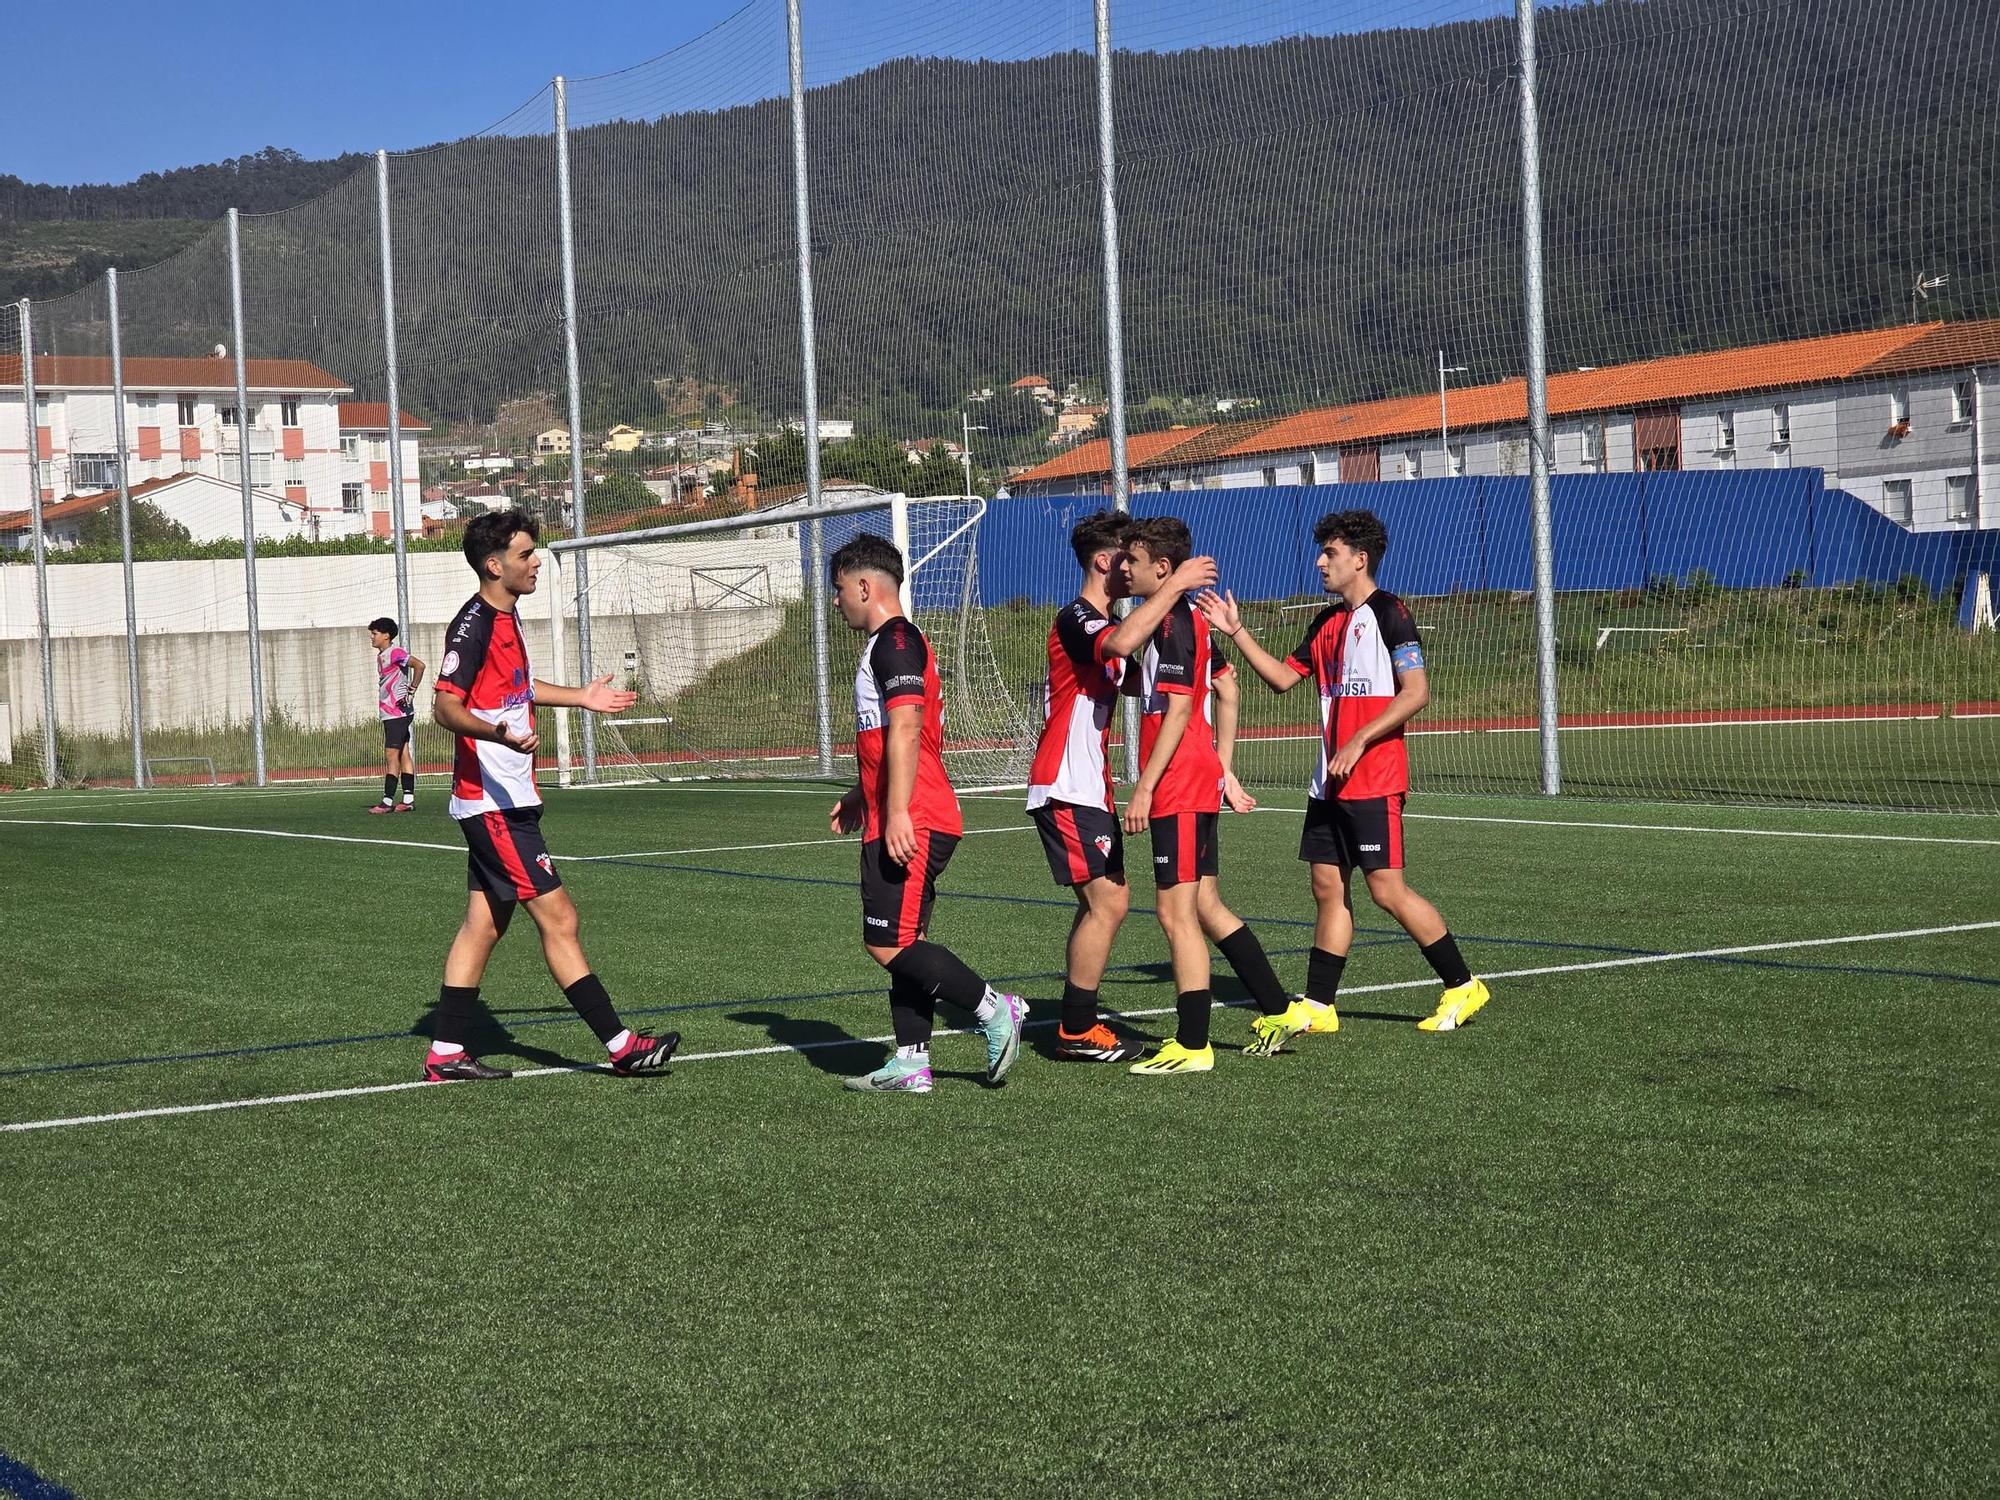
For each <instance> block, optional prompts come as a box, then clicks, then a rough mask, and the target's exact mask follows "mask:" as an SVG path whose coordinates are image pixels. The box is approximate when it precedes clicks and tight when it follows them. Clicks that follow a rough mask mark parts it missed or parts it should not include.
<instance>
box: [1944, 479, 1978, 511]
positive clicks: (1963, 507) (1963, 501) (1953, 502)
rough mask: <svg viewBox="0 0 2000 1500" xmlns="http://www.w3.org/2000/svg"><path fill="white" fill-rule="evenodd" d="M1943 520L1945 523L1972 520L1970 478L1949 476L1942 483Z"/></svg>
mask: <svg viewBox="0 0 2000 1500" xmlns="http://www.w3.org/2000/svg"><path fill="white" fill-rule="evenodd" d="M1944 518H1945V519H1946V520H1947V521H1970V520H1971V519H1972V476H1971V475H1970V474H1950V475H1947V476H1946V477H1945V481H1944Z"/></svg>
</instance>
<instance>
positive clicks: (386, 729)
mask: <svg viewBox="0 0 2000 1500" xmlns="http://www.w3.org/2000/svg"><path fill="white" fill-rule="evenodd" d="M411 719H412V716H411V715H409V714H404V715H403V716H402V717H401V718H398V719H384V720H383V721H382V748H383V749H385V750H407V749H409V748H410V723H411Z"/></svg>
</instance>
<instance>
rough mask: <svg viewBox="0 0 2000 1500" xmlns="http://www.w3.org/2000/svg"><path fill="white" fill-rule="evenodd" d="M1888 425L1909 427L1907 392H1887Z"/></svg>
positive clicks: (1908, 396) (1908, 394) (1908, 395)
mask: <svg viewBox="0 0 2000 1500" xmlns="http://www.w3.org/2000/svg"><path fill="white" fill-rule="evenodd" d="M1889 425H1890V426H1891V427H1908V426H1909V425H1910V393H1909V392H1908V391H1891V392H1889Z"/></svg>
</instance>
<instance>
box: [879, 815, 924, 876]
mask: <svg viewBox="0 0 2000 1500" xmlns="http://www.w3.org/2000/svg"><path fill="white" fill-rule="evenodd" d="M882 847H883V848H884V849H886V850H887V851H888V853H889V858H891V859H893V860H894V861H895V862H896V863H897V864H899V865H907V864H908V863H909V862H910V861H911V860H913V859H915V858H916V857H917V825H916V823H915V822H914V821H913V820H912V819H911V817H910V814H909V812H908V810H907V809H906V810H904V811H903V812H892V813H890V814H889V816H888V817H887V818H885V819H883V820H882Z"/></svg>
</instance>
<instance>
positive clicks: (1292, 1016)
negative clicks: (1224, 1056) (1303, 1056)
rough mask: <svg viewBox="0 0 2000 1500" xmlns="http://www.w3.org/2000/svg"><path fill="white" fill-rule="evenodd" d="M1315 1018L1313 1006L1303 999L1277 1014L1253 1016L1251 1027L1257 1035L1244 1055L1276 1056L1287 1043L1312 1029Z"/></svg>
mask: <svg viewBox="0 0 2000 1500" xmlns="http://www.w3.org/2000/svg"><path fill="white" fill-rule="evenodd" d="M1314 1019H1315V1017H1314V1016H1313V1012H1312V1008H1311V1007H1310V1006H1308V1005H1307V1004H1306V1003H1305V1001H1303V1000H1294V1001H1293V1002H1292V1003H1291V1004H1290V1005H1288V1006H1286V1007H1285V1008H1284V1009H1283V1010H1281V1011H1279V1012H1278V1013H1277V1014H1276V1015H1275V1016H1252V1017H1251V1018H1250V1029H1251V1031H1253V1032H1255V1033H1256V1035H1255V1036H1254V1037H1252V1038H1251V1041H1250V1044H1249V1045H1248V1046H1247V1047H1245V1048H1244V1049H1243V1055H1244V1056H1245V1057H1276V1056H1277V1055H1278V1054H1279V1053H1280V1052H1282V1051H1284V1050H1285V1043H1287V1042H1289V1041H1290V1040H1291V1039H1292V1038H1293V1037H1295V1036H1298V1035H1299V1034H1301V1033H1302V1032H1305V1031H1309V1030H1311V1029H1312V1023H1313V1021H1314Z"/></svg>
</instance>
